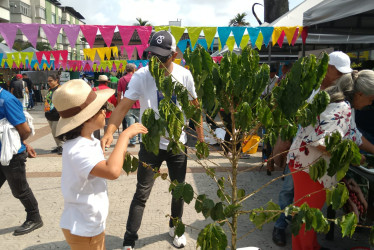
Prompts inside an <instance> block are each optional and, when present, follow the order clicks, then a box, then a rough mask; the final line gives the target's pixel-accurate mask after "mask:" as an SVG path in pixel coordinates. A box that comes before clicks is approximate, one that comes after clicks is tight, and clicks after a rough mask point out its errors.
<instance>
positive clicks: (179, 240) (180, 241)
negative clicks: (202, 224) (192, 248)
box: [169, 227, 187, 248]
mask: <svg viewBox="0 0 374 250" xmlns="http://www.w3.org/2000/svg"><path fill="white" fill-rule="evenodd" d="M174 230H175V227H171V228H170V230H169V235H170V237H172V238H174V240H173V245H174V246H175V247H177V248H182V247H185V246H186V245H187V240H186V236H184V234H183V235H182V236H180V237H178V236H177V235H174Z"/></svg>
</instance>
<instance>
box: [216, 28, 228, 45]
mask: <svg viewBox="0 0 374 250" xmlns="http://www.w3.org/2000/svg"><path fill="white" fill-rule="evenodd" d="M217 29H218V36H219V40H220V41H221V46H222V47H225V44H226V41H227V39H228V38H229V35H230V33H231V27H218V28H217Z"/></svg>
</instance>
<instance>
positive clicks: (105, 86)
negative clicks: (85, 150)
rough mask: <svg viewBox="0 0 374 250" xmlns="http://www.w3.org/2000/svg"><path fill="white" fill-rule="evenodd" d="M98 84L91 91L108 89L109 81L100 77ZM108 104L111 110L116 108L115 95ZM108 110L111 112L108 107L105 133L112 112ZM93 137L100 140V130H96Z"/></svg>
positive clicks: (103, 76)
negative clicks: (111, 106)
mask: <svg viewBox="0 0 374 250" xmlns="http://www.w3.org/2000/svg"><path fill="white" fill-rule="evenodd" d="M98 82H99V86H97V87H94V88H92V90H93V91H97V90H102V89H110V88H109V87H108V82H109V79H108V77H107V76H106V75H100V76H99V79H98ZM108 103H109V105H113V108H112V109H114V107H115V106H117V99H116V97H115V95H112V96H111V97H110V98H109V99H108ZM110 110H111V109H110V107H108V111H107V112H106V116H105V127H104V131H106V128H107V126H108V121H109V118H110V115H111V114H112V111H110ZM94 136H95V138H96V139H98V140H100V130H96V131H95V132H94Z"/></svg>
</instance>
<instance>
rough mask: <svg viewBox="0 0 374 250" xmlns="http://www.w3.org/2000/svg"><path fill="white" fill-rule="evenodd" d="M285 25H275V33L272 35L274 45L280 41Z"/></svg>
mask: <svg viewBox="0 0 374 250" xmlns="http://www.w3.org/2000/svg"><path fill="white" fill-rule="evenodd" d="M282 31H283V27H274V30H273V34H272V35H271V41H272V44H273V46H274V45H275V44H276V43H277V42H278V39H279V37H280V35H281V34H282Z"/></svg>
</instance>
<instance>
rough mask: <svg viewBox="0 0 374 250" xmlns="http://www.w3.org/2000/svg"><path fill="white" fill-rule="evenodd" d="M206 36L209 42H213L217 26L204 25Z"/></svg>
mask: <svg viewBox="0 0 374 250" xmlns="http://www.w3.org/2000/svg"><path fill="white" fill-rule="evenodd" d="M203 31H204V36H205V40H206V43H207V44H212V43H213V40H214V37H215V35H216V33H217V27H203Z"/></svg>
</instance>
